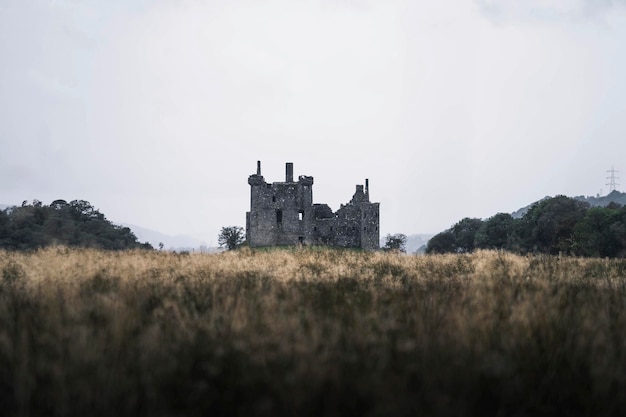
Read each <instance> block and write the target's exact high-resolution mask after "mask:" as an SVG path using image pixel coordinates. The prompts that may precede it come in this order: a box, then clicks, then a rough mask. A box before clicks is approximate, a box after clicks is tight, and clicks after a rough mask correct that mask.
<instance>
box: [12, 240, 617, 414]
mask: <svg viewBox="0 0 626 417" xmlns="http://www.w3.org/2000/svg"><path fill="white" fill-rule="evenodd" d="M0 271H1V275H0V409H1V411H0V413H1V414H2V415H7V416H12V415H15V416H39V415H49V416H73V415H90V416H94V415H103V416H113V415H116V416H143V415H145V416H177V415H185V416H194V415H198V416H199V415H202V416H205V415H246V416H248V415H256V416H265V415H267V416H277V415H298V416H322V415H323V416H341V415H364V416H389V415H430V416H439V415H441V416H455V415H456V416H460V415H481V416H488V415H502V416H511V415H514V416H524V415H594V416H609V415H610V416H612V415H622V414H624V413H626V349H625V347H626V346H625V344H626V261H624V260H604V259H577V258H561V259H559V258H555V257H547V256H540V257H520V256H515V255H511V254H507V253H499V252H478V253H476V254H472V255H445V256H406V255H401V254H392V253H366V252H353V251H338V250H327V249H294V250H275V251H251V250H242V251H237V252H226V253H221V254H212V255H207V254H174V253H167V252H157V251H131V252H122V253H115V252H104V251H96V250H69V249H65V248H52V249H46V250H41V251H38V252H33V253H12V252H0Z"/></svg>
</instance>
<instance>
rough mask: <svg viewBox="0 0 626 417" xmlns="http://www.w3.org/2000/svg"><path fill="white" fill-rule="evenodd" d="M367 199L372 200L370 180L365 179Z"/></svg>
mask: <svg viewBox="0 0 626 417" xmlns="http://www.w3.org/2000/svg"><path fill="white" fill-rule="evenodd" d="M365 197H367V199H368V200H369V199H370V180H368V179H367V178H365Z"/></svg>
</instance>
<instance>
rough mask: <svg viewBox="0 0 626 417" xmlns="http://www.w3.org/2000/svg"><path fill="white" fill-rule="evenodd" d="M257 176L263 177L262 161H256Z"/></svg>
mask: <svg viewBox="0 0 626 417" xmlns="http://www.w3.org/2000/svg"><path fill="white" fill-rule="evenodd" d="M256 174H257V175H261V161H256Z"/></svg>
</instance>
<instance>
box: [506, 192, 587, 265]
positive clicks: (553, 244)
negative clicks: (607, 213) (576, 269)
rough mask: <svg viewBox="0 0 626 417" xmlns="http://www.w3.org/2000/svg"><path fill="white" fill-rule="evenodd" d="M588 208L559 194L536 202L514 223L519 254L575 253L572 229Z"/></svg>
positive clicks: (582, 203)
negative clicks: (519, 239)
mask: <svg viewBox="0 0 626 417" xmlns="http://www.w3.org/2000/svg"><path fill="white" fill-rule="evenodd" d="M588 208H589V204H588V203H585V202H581V201H578V200H575V199H573V198H569V197H566V196H562V195H561V196H556V197H553V198H548V199H545V200H542V201H540V202H538V203H535V204H534V205H533V206H532V207H531V208H530V209H529V210H528V212H526V214H525V215H524V217H522V219H521V221H520V222H518V223H517V225H518V228H517V232H518V233H519V235H520V238H521V249H522V252H542V253H549V254H558V253H571V252H575V249H576V245H575V242H574V239H573V238H574V227H575V226H576V224H577V223H578V222H579V221H580V220H581V219H582V218H583V217H584V216H585V213H586V212H587V210H588Z"/></svg>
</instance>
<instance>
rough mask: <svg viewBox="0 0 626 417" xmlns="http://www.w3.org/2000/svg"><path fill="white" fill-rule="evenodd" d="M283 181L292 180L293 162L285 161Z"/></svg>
mask: <svg viewBox="0 0 626 417" xmlns="http://www.w3.org/2000/svg"><path fill="white" fill-rule="evenodd" d="M285 168H286V175H285V182H293V162H287V165H286V167H285Z"/></svg>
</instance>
